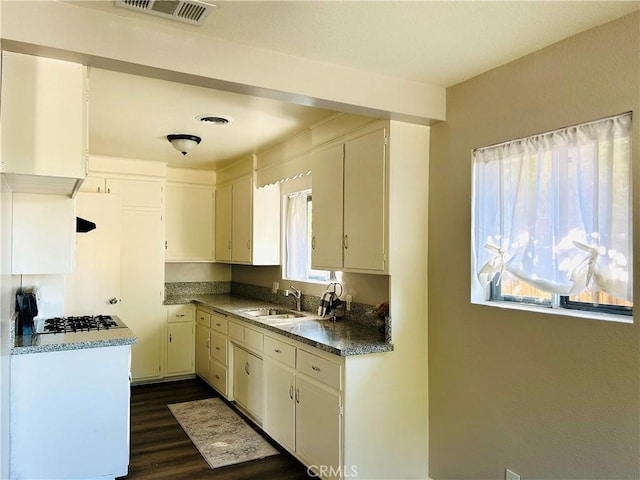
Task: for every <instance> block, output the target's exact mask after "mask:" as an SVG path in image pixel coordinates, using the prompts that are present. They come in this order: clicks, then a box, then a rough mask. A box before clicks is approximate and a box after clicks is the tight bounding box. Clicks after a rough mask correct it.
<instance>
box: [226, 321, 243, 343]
mask: <svg viewBox="0 0 640 480" xmlns="http://www.w3.org/2000/svg"><path fill="white" fill-rule="evenodd" d="M229 338H232V339H234V340H237V341H239V342H244V327H243V326H242V325H240V324H239V323H235V322H229Z"/></svg>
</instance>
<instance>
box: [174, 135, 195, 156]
mask: <svg viewBox="0 0 640 480" xmlns="http://www.w3.org/2000/svg"><path fill="white" fill-rule="evenodd" d="M167 140H169V141H170V142H171V145H173V148H175V149H176V150H178V151H179V152H180V153H182V155H186V154H187V153H189V152H190V151H191V150H193V149H194V148H196V145H198V144H199V143H200V141H201V140H202V139H201V138H200V137H198V136H196V135H187V134H184V133H176V134H172V135H167Z"/></svg>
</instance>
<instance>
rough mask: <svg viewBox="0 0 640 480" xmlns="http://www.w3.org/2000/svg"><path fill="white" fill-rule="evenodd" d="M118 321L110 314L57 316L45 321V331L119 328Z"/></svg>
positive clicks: (66, 331)
mask: <svg viewBox="0 0 640 480" xmlns="http://www.w3.org/2000/svg"><path fill="white" fill-rule="evenodd" d="M118 326H119V325H118V323H117V322H116V321H115V320H114V319H113V317H111V316H110V315H95V316H94V315H82V316H71V317H55V318H49V319H47V320H45V321H44V332H43V333H73V332H89V331H97V330H109V329H111V328H118Z"/></svg>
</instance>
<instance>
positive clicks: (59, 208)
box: [11, 193, 76, 274]
mask: <svg viewBox="0 0 640 480" xmlns="http://www.w3.org/2000/svg"><path fill="white" fill-rule="evenodd" d="M75 232H76V217H75V208H74V201H73V200H72V199H71V198H69V197H66V196H63V195H41V194H33V193H14V194H13V228H12V231H11V235H12V239H11V244H12V262H11V272H12V273H16V274H49V273H71V272H72V271H73V267H74V265H75V262H74V254H75V235H76V233H75Z"/></svg>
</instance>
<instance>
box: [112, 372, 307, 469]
mask: <svg viewBox="0 0 640 480" xmlns="http://www.w3.org/2000/svg"><path fill="white" fill-rule="evenodd" d="M217 396H219V395H218V394H217V393H216V392H215V391H214V390H213V389H212V388H210V387H209V386H208V385H207V384H206V383H204V382H203V381H202V380H200V379H191V380H181V381H177V382H168V383H158V384H151V385H140V386H134V387H132V390H131V456H130V463H129V474H128V475H127V476H126V477H122V479H126V480H147V479H154V480H156V479H171V480H181V479H184V480H200V479H215V480H254V479H260V480H302V479H309V478H313V477H310V476H309V475H308V474H307V469H306V467H305V466H304V465H302V464H301V463H300V462H298V461H297V460H296V459H295V458H293V457H292V456H291V455H290V454H288V453H287V452H286V451H284V450H283V449H282V448H281V447H280V446H278V445H277V444H275V443H274V442H273V441H271V440H270V439H269V438H268V437H266V436H265V435H264V434H262V432H260V433H261V434H262V435H263V436H265V438H267V439H268V440H269V441H270V442H271V443H272V444H273V445H274V447H275V448H277V449H278V450H279V451H280V452H281V453H280V454H279V455H273V456H271V457H267V458H263V459H259V460H253V461H250V462H245V463H241V464H237V465H229V466H226V467H221V468H217V469H215V470H214V469H211V467H209V464H208V463H207V462H206V461H205V459H204V458H202V456H201V455H200V452H198V449H197V448H196V447H195V446H194V445H193V443H192V442H191V440H190V439H189V437H188V436H187V434H186V433H185V432H184V430H182V427H181V426H180V425H179V424H178V422H177V421H176V420H175V418H174V417H173V415H172V414H171V412H170V411H169V409H168V408H167V405H168V404H171V403H180V402H189V401H193V400H202V399H205V398H211V397H217ZM247 423H249V424H250V425H251V426H252V427H253V425H252V424H251V422H247ZM254 428H255V427H254ZM255 429H256V431H258V432H259V430H258V429H257V428H255Z"/></svg>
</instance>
